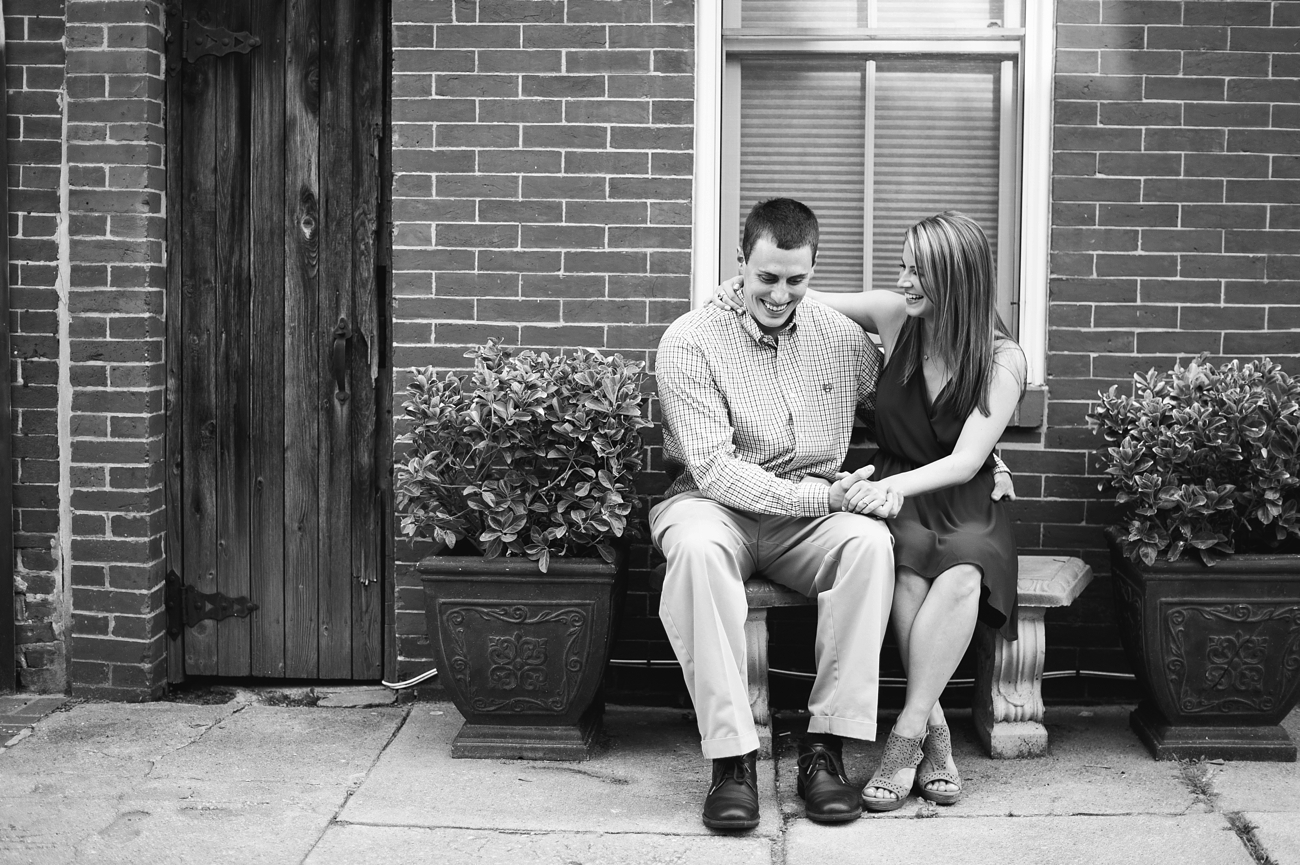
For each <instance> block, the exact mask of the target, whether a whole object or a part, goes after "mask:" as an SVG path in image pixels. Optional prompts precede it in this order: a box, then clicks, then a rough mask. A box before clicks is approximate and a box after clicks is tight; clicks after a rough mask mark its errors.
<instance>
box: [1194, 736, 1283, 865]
mask: <svg viewBox="0 0 1300 865" xmlns="http://www.w3.org/2000/svg"><path fill="white" fill-rule="evenodd" d="M1219 763H1222V761H1219ZM1214 765H1215V764H1211V763H1207V762H1205V761H1204V760H1179V761H1178V770H1179V774H1180V775H1181V777H1182V780H1183V783H1184V784H1186V785H1187V789H1189V790H1191V792H1192V795H1193V796H1195V797H1196V800H1197V801H1198V802H1201V803H1203V804H1204V805H1205V806H1206V807H1207V808H1208V809H1209V810H1210V812H1211V813H1212V814H1218V815H1219V816H1221V817H1223V819H1224V820H1226V821H1227V822H1228V827H1229V828H1231V829H1232V831H1233V833H1234V834H1235V835H1236V836H1237V840H1239V841H1241V844H1242V846H1243V847H1245V848H1246V853H1247V854H1249V856H1250V858H1251V859H1253V860H1254V861H1255V865H1277V860H1276V859H1274V858H1273V857H1272V856H1271V855H1270V854H1269V852H1268V850H1267V849H1266V848H1265V847H1264V844H1263V842H1262V841H1260V839H1259V834H1258V829H1259V827H1257V826H1256V825H1255V824H1254V823H1252V822H1250V819H1249V818H1248V817H1247V816H1246V815H1245V814H1243V813H1242V812H1241V811H1222V810H1220V809H1219V794H1218V793H1217V792H1215V790H1214V775H1215V772H1214V768H1213V766H1214Z"/></svg>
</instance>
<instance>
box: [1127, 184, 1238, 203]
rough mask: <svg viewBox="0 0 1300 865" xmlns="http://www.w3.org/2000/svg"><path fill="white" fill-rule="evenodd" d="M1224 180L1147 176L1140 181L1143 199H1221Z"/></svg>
mask: <svg viewBox="0 0 1300 865" xmlns="http://www.w3.org/2000/svg"><path fill="white" fill-rule="evenodd" d="M1223 184H1224V181H1222V180H1212V179H1202V180H1191V179H1188V178H1182V179H1178V180H1166V179H1162V178H1147V179H1146V180H1143V181H1142V200H1143V201H1176V202H1188V201H1223V200H1224V198H1223V194H1224V192H1223V190H1224V185H1223Z"/></svg>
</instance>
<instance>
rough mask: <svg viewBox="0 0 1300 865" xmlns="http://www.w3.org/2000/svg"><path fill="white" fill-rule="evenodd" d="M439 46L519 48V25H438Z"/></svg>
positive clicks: (441, 47)
mask: <svg viewBox="0 0 1300 865" xmlns="http://www.w3.org/2000/svg"><path fill="white" fill-rule="evenodd" d="M436 39H437V42H436V44H437V46H438V49H439V50H443V49H446V48H519V47H521V41H520V40H521V31H520V27H519V26H518V25H517V24H482V25H473V24H468V25H467V24H438V25H437V36H436Z"/></svg>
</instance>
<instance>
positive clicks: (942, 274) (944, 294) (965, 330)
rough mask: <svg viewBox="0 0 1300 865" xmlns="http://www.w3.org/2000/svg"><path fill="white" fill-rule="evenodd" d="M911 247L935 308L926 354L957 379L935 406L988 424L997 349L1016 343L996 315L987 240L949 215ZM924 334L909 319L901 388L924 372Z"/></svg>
mask: <svg viewBox="0 0 1300 865" xmlns="http://www.w3.org/2000/svg"><path fill="white" fill-rule="evenodd" d="M907 243H909V244H910V245H911V247H912V255H913V257H914V258H915V259H916V271H917V276H918V277H919V278H920V280H921V287H922V288H923V289H924V290H925V294H926V297H928V298H929V299H930V302H931V304H933V306H934V316H933V318H932V319H931V321H930V338H931V340H932V342H931V344H930V346H929V351H930V353H931V354H937V355H938V357H939V358H940V359H941V360H942V361H943V363H944V365H945V366H946V367H947V368H948V370H949V371H950V372H951V373H952V380H951V381H950V382H949V383H948V386H947V387H946V388H944V391H943V393H942V394H940V396H939V399H938V402H939V403H949V404H950V405H951V406H952V409H953V411H954V412H955V413H956V415H957V416H958V417H963V418H965V417H969V416H970V414H971V412H973V411H974V410H975V409H976V408H977V407H978V408H979V410H980V413H981V414H983V415H984V416H985V417H987V416H988V414H989V386H990V385H991V384H992V382H993V362H994V353H995V349H996V344H997V341H998V340H999V339H1010V338H1011V332H1010V331H1009V330H1008V329H1007V326H1006V324H1005V323H1004V322H1003V321H1002V317H1001V316H1000V315H998V310H997V304H996V300H997V298H996V294H995V291H996V288H995V284H994V279H993V253H992V251H991V250H990V249H989V241H988V238H987V237H985V236H984V231H983V229H981V228H980V227H979V225H978V224H977V223H976V222H975V221H974V220H973V219H971V218H970V217H967V216H963V215H962V214H960V213H957V212H956V211H952V210H948V211H944V212H943V213H940V214H936V215H935V216H931V217H928V218H926V219H922V220H921V221H920V222H918V223H916V225H913V226H912V227H911V228H909V229H908V230H907ZM923 327H924V322H922V321H921V320H920V319H918V318H910V317H909V318H908V319H907V321H905V322H904V323H903V329H902V331H901V333H900V334H899V339H898V346H897V348H895V351H898V352H902V354H900V358H902V360H903V368H902V372H901V375H902V381H903V382H904V383H906V382H908V381H910V380H911V378H912V376H913V375H914V374H915V373H916V371H917V370H918V369H920V368H921V362H922V348H923V346H922V333H923ZM1022 386H1023V385H1022Z"/></svg>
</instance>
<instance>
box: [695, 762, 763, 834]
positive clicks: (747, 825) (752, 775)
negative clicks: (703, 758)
mask: <svg viewBox="0 0 1300 865" xmlns="http://www.w3.org/2000/svg"><path fill="white" fill-rule="evenodd" d="M757 762H758V752H757V751H750V752H749V753H748V754H742V755H740V756H737V757H722V758H720V759H717V760H714V761H713V783H712V784H710V785H709V795H708V796H706V797H704V825H705V826H708V827H709V828H710V829H753V828H754V827H755V826H757V825H758V774H757V772H756V764H757Z"/></svg>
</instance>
